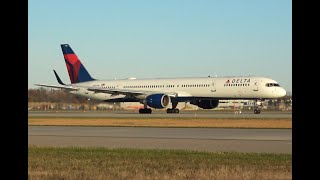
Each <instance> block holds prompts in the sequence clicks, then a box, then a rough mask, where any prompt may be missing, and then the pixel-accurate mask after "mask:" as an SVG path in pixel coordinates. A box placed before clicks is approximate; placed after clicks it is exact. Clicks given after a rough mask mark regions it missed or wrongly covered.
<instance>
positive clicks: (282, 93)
mask: <svg viewBox="0 0 320 180" xmlns="http://www.w3.org/2000/svg"><path fill="white" fill-rule="evenodd" d="M286 94H287V92H286V90H284V89H283V88H281V89H280V91H279V95H280V96H281V97H283V96H285V95H286Z"/></svg>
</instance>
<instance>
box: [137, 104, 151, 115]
mask: <svg viewBox="0 0 320 180" xmlns="http://www.w3.org/2000/svg"><path fill="white" fill-rule="evenodd" d="M143 105H144V108H143V109H142V108H141V109H139V114H151V113H152V110H151V109H150V108H148V105H147V102H143Z"/></svg>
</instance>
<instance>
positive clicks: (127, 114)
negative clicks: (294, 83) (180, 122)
mask: <svg viewBox="0 0 320 180" xmlns="http://www.w3.org/2000/svg"><path fill="white" fill-rule="evenodd" d="M28 116H29V117H107V118H142V117H147V118H153V117H154V118H176V117H178V118H256V119H275V118H277V119H281V118H292V112H281V111H274V112H269V111H266V112H263V111H262V112H261V114H254V113H253V112H251V111H245V112H242V113H241V114H235V113H234V112H233V111H229V112H228V111H223V112H220V111H180V113H179V114H167V113H165V112H164V111H154V112H153V113H152V114H139V113H138V112H136V111H102V112H99V111H88V112H81V111H79V112H72V111H70V112H54V111H52V112H50V111H48V112H36V111H29V112H28Z"/></svg>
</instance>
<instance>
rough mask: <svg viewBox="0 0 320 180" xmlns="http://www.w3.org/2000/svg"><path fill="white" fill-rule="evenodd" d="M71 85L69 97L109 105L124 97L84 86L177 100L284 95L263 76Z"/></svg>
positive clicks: (126, 80) (97, 81) (273, 83)
mask: <svg viewBox="0 0 320 180" xmlns="http://www.w3.org/2000/svg"><path fill="white" fill-rule="evenodd" d="M270 84H271V85H270ZM72 86H73V87H78V88H79V90H77V91H71V93H73V94H76V95H80V96H85V97H87V98H91V99H96V100H102V101H106V100H108V101H110V102H112V99H121V98H125V95H121V94H120V95H111V94H107V93H95V92H92V91H88V86H90V87H100V88H106V89H110V88H111V89H123V90H131V91H139V90H140V91H151V92H159V93H168V94H170V93H175V94H176V96H175V97H177V98H188V97H201V98H215V99H273V98H280V97H283V96H285V94H286V91H285V90H284V89H283V88H282V87H280V86H279V85H278V84H277V82H276V81H274V80H272V79H270V78H266V77H251V76H243V77H205V78H174V79H123V80H95V81H89V82H82V83H76V84H72ZM141 98H144V97H141ZM123 102H125V101H123Z"/></svg>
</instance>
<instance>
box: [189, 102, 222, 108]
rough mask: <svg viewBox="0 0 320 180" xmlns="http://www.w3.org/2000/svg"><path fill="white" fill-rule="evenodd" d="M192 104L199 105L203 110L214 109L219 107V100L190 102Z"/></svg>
mask: <svg viewBox="0 0 320 180" xmlns="http://www.w3.org/2000/svg"><path fill="white" fill-rule="evenodd" d="M190 104H194V105H197V106H198V107H200V108H202V109H213V108H216V107H217V106H218V104H219V100H197V101H193V102H190Z"/></svg>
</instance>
